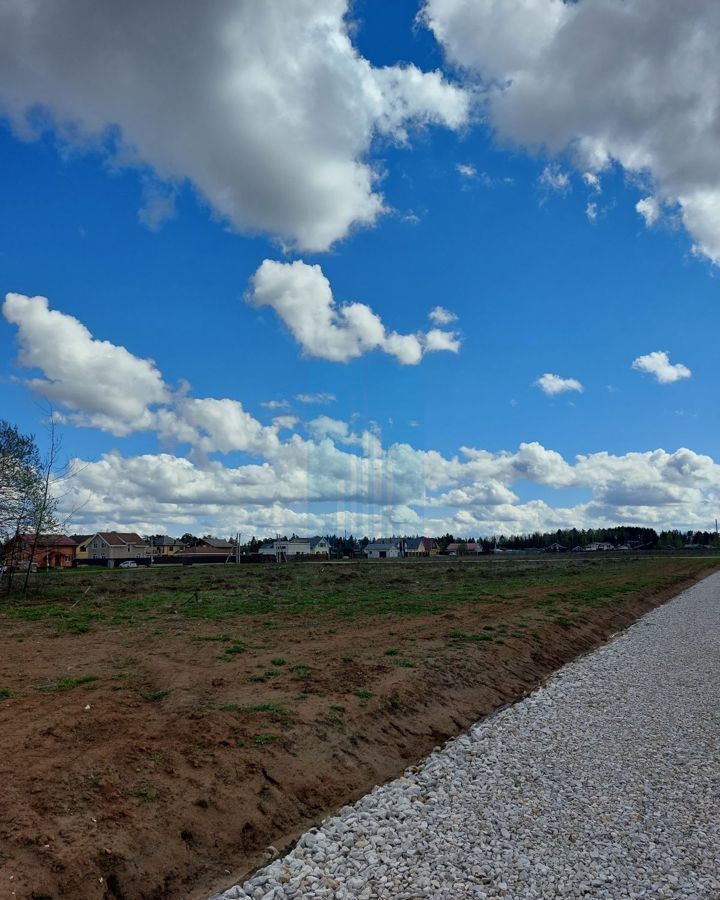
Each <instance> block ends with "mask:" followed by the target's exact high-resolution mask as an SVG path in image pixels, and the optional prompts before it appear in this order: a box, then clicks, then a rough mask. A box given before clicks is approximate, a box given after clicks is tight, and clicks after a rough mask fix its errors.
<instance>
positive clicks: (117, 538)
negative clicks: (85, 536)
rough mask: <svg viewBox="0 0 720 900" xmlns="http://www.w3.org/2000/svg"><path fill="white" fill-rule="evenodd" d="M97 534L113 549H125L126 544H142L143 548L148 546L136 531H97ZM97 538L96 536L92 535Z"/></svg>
mask: <svg viewBox="0 0 720 900" xmlns="http://www.w3.org/2000/svg"><path fill="white" fill-rule="evenodd" d="M95 534H97V535H99V536H100V537H101V538H102V539H103V540H104V541H105V542H106V543H108V544H110V546H111V547H123V546H125V544H140V545H142V546H145V547H146V546H147V541H144V540H143V539H142V538H141V537H140V535H139V534H135V532H134V531H122V532H120V531H97V532H96V533H95ZM91 536H92V537H95V535H94V534H93V535H91Z"/></svg>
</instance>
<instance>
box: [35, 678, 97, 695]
mask: <svg viewBox="0 0 720 900" xmlns="http://www.w3.org/2000/svg"><path fill="white" fill-rule="evenodd" d="M97 680H98V676H97V675H78V676H77V678H58V679H56V680H55V681H53V682H52V683H51V684H49V685H48V686H47V687H46V688H45V690H46V691H51V692H55V691H71V690H72V689H73V688H76V687H79V686H80V685H81V684H92V682H93V681H97Z"/></svg>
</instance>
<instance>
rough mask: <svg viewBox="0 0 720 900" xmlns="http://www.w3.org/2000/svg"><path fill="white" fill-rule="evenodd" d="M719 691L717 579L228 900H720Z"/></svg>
mask: <svg viewBox="0 0 720 900" xmlns="http://www.w3.org/2000/svg"><path fill="white" fill-rule="evenodd" d="M719 699H720V574H718V575H712V576H710V577H709V578H706V579H705V580H704V581H702V582H701V583H700V584H698V585H696V586H695V587H693V588H691V589H690V590H688V591H686V592H685V593H684V594H682V595H681V596H680V597H678V598H676V599H675V600H673V601H672V602H670V603H668V604H666V605H665V606H663V607H661V608H660V609H657V610H655V611H653V612H652V613H649V614H648V615H647V616H645V617H644V618H642V619H641V620H640V621H639V622H637V623H636V624H635V625H633V626H632V627H631V628H629V629H628V630H627V631H625V632H624V633H622V634H621V635H619V636H618V637H616V638H615V639H614V640H613V641H611V642H610V643H609V644H607V645H605V646H604V647H602V648H600V649H599V650H596V651H595V652H594V653H592V654H590V655H588V656H586V657H583V658H581V659H579V660H576V661H575V662H573V663H570V664H569V665H567V666H565V667H564V668H563V669H561V670H560V671H559V672H558V673H556V674H555V675H554V676H553V677H552V678H551V679H550V681H549V682H548V684H547V685H546V686H545V687H543V688H541V689H540V690H538V691H536V692H535V693H533V694H532V695H531V696H529V697H527V698H526V699H525V700H523V701H521V702H519V703H516V704H515V705H514V706H511V707H509V708H507V709H505V710H503V711H502V712H500V713H498V714H497V715H495V716H492V717H491V718H489V719H486V720H485V721H483V722H480V723H478V724H476V725H474V726H473V727H472V728H471V729H470V730H469V732H468V733H467V734H466V735H463V736H462V737H460V738H458V739H457V740H455V741H452V742H450V743H448V744H447V745H446V746H445V748H444V749H442V750H439V751H437V752H434V753H432V754H431V755H430V756H429V757H428V758H427V760H426V761H425V763H424V764H423V765H422V766H421V767H419V768H418V767H412V769H409V770H408V771H407V772H406V773H405V775H404V776H403V777H402V778H399V779H397V780H396V781H394V782H391V783H390V784H387V785H384V786H383V787H379V788H375V789H374V790H372V791H371V792H370V793H369V794H368V795H367V796H366V797H364V798H363V799H362V800H360V801H358V803H356V804H355V805H354V806H346V807H344V808H343V809H342V810H341V811H340V813H339V814H338V815H337V816H335V817H332V818H329V819H327V820H326V821H325V822H324V823H323V825H322V826H321V828H320V829H317V830H316V829H313V830H311V831H310V832H308V833H307V834H305V835H304V836H303V837H302V838H301V839H300V841H299V842H298V844H297V845H296V847H295V848H294V849H293V850H292V851H291V852H290V853H289V854H288V855H287V856H286V857H285V858H284V859H278V860H276V861H275V862H273V863H272V864H271V865H269V866H267V867H266V868H264V869H262V870H261V871H260V872H257V873H256V874H255V875H254V876H253V877H252V878H250V879H249V880H248V881H247V882H246V883H245V884H244V885H242V886H240V885H236V886H234V887H232V888H230V889H229V890H227V891H225V892H224V893H222V894H219V895H217V896H216V897H215V898H214V900H231V898H241V900H247V898H263V900H270V898H273V900H280V898H287V900H294V898H321V897H328V898H334V900H374V898H376V900H418V898H425V897H427V898H432V900H464V898H473V900H494V898H499V897H505V898H513V900H521V898H522V900H544V898H547V900H552V898H557V897H567V898H570V900H579V898H587V897H591V898H608V900H618V898H638V900H640V898H643V900H647V898H662V897H668V898H681V897H682V898H692V900H720V703H719V702H718V700H719ZM288 873H292V877H291V878H290V879H289V880H288V878H287V875H288Z"/></svg>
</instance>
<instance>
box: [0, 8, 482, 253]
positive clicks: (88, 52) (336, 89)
mask: <svg viewBox="0 0 720 900" xmlns="http://www.w3.org/2000/svg"><path fill="white" fill-rule="evenodd" d="M349 11H350V9H349V3H348V2H347V0H292V2H286V0H263V2H262V3H258V2H256V0H214V2H212V3H177V2H173V0H154V2H152V3H150V4H148V3H143V2H140V0H124V2H121V3H108V2H100V3H98V2H96V0H33V2H31V3H24V2H19V0H9V2H5V3H2V4H0V115H5V116H6V117H7V118H9V120H10V121H11V123H12V125H13V127H14V128H15V130H16V131H17V132H18V133H19V134H20V135H21V136H23V137H24V138H28V137H33V136H36V135H37V134H38V133H39V132H40V131H41V130H43V129H47V128H51V129H53V130H54V131H55V132H56V134H57V135H58V136H59V137H60V139H61V140H62V141H63V142H64V143H67V144H70V145H72V146H73V148H74V149H82V148H84V147H91V148H93V149H95V150H97V149H102V150H103V152H105V153H106V154H108V156H109V157H110V158H111V159H112V161H113V164H115V165H120V164H122V165H133V164H134V165H137V166H144V167H149V168H150V169H151V170H153V171H154V174H155V176H156V179H158V180H160V181H164V182H167V183H169V184H171V185H180V184H182V183H184V182H189V183H190V184H192V185H193V186H194V188H195V189H196V190H197V192H198V193H199V194H200V196H201V197H202V198H203V200H204V201H205V202H207V203H208V204H209V206H210V207H211V208H212V209H213V210H214V211H215V213H217V215H219V216H220V217H221V218H222V219H225V220H226V221H228V222H229V223H230V224H231V225H232V226H233V227H234V228H235V229H237V230H239V231H242V232H258V231H261V232H267V233H270V234H272V235H275V236H277V237H279V238H280V239H281V240H282V241H283V242H286V243H289V244H292V245H296V246H298V247H299V248H301V249H306V250H326V249H327V248H328V247H329V246H330V245H331V244H332V243H333V242H334V241H337V240H339V239H341V238H343V237H344V236H345V235H346V234H347V233H348V231H349V229H350V228H351V227H352V226H353V225H371V224H372V223H373V222H374V221H375V220H376V219H377V217H378V216H379V215H380V214H381V213H382V212H383V211H384V209H385V206H386V205H385V201H384V199H383V197H382V195H381V194H380V193H379V192H378V190H377V181H378V173H377V171H376V170H375V169H374V168H373V166H372V164H371V163H370V162H369V161H368V152H369V150H370V147H371V144H372V142H373V139H374V138H375V137H376V136H378V135H382V136H384V137H385V138H386V139H388V140H392V141H395V142H400V143H406V142H407V141H408V139H409V134H410V131H411V130H412V129H413V128H415V127H421V126H425V125H428V124H433V123H434V124H438V125H442V126H445V127H448V128H452V129H456V128H460V127H461V126H462V125H463V124H464V123H465V122H466V121H467V118H468V110H469V99H468V96H467V95H466V93H465V92H463V91H462V90H461V89H459V88H457V87H455V86H453V85H452V84H450V83H448V82H447V80H446V79H445V78H444V76H443V75H442V74H441V73H440V72H437V71H434V72H422V71H420V70H419V69H418V68H417V67H415V66H413V65H393V66H385V67H375V66H372V65H371V64H370V63H369V62H368V60H367V59H365V58H364V57H363V56H362V55H361V54H360V53H359V52H358V51H357V49H356V48H355V47H354V46H353V43H352V40H351V37H350V32H349V30H348V20H347V16H348V13H349ZM172 214H173V207H172V203H171V194H170V193H164V194H163V193H162V192H158V193H156V194H155V195H154V196H152V197H150V198H149V199H146V202H145V204H144V206H143V210H142V212H141V219H142V221H144V222H145V223H146V224H148V225H149V226H150V227H157V226H158V225H159V224H160V223H161V222H162V220H163V219H165V218H167V217H168V216H169V215H172Z"/></svg>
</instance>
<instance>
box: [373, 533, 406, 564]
mask: <svg viewBox="0 0 720 900" xmlns="http://www.w3.org/2000/svg"><path fill="white" fill-rule="evenodd" d="M364 553H365V556H367V558H368V559H397V558H398V557H399V556H401V555H402V541H401V540H400V538H388V539H387V540H382V541H371V542H370V543H369V544H368V545H367V546H366V547H365V550H364Z"/></svg>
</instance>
